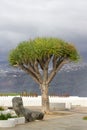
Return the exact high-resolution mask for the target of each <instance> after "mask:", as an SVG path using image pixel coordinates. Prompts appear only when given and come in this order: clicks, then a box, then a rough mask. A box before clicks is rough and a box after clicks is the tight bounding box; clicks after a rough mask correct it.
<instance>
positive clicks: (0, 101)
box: [0, 96, 87, 109]
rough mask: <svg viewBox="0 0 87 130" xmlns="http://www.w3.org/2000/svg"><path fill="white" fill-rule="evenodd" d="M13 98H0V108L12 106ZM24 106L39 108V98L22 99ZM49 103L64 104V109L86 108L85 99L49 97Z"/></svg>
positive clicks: (86, 102) (86, 101)
mask: <svg viewBox="0 0 87 130" xmlns="http://www.w3.org/2000/svg"><path fill="white" fill-rule="evenodd" d="M12 98H13V96H0V106H12ZM22 99H23V104H24V106H41V96H38V97H22ZM49 100H50V103H65V108H68V109H69V108H71V107H73V106H83V107H87V97H75V96H70V97H49Z"/></svg>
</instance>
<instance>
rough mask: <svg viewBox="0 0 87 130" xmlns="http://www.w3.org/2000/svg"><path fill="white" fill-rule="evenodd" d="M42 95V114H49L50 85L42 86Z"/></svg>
mask: <svg viewBox="0 0 87 130" xmlns="http://www.w3.org/2000/svg"><path fill="white" fill-rule="evenodd" d="M41 94H42V112H44V113H48V112H49V96H48V85H46V84H42V85H41Z"/></svg>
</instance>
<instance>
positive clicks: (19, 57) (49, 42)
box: [9, 38, 79, 65]
mask: <svg viewBox="0 0 87 130" xmlns="http://www.w3.org/2000/svg"><path fill="white" fill-rule="evenodd" d="M54 55H55V56H56V57H57V58H59V57H64V58H67V59H69V60H70V61H77V60H78V58H79V55H78V52H77V50H76V49H75V47H74V46H73V45H72V44H69V43H67V42H65V41H63V40H60V39H57V38H36V39H34V40H29V41H24V42H22V43H20V44H19V45H18V46H17V47H16V48H15V49H13V50H12V51H11V52H10V57H9V61H10V63H11V65H18V64H21V63H28V62H34V61H35V60H39V61H41V60H43V59H44V58H45V59H46V58H48V57H50V56H54Z"/></svg>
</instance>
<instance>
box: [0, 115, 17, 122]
mask: <svg viewBox="0 0 87 130" xmlns="http://www.w3.org/2000/svg"><path fill="white" fill-rule="evenodd" d="M15 117H17V116H12V115H11V114H10V113H8V114H2V113H1V115H0V120H7V119H8V118H15Z"/></svg>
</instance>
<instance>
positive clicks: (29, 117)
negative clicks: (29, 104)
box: [12, 97, 44, 122]
mask: <svg viewBox="0 0 87 130" xmlns="http://www.w3.org/2000/svg"><path fill="white" fill-rule="evenodd" d="M12 104H13V109H14V111H15V113H16V114H17V115H18V116H24V117H25V120H26V122H30V121H34V120H42V119H43V117H44V113H42V112H38V111H31V110H29V109H27V108H24V106H23V101H22V98H21V97H14V98H13V99H12Z"/></svg>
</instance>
